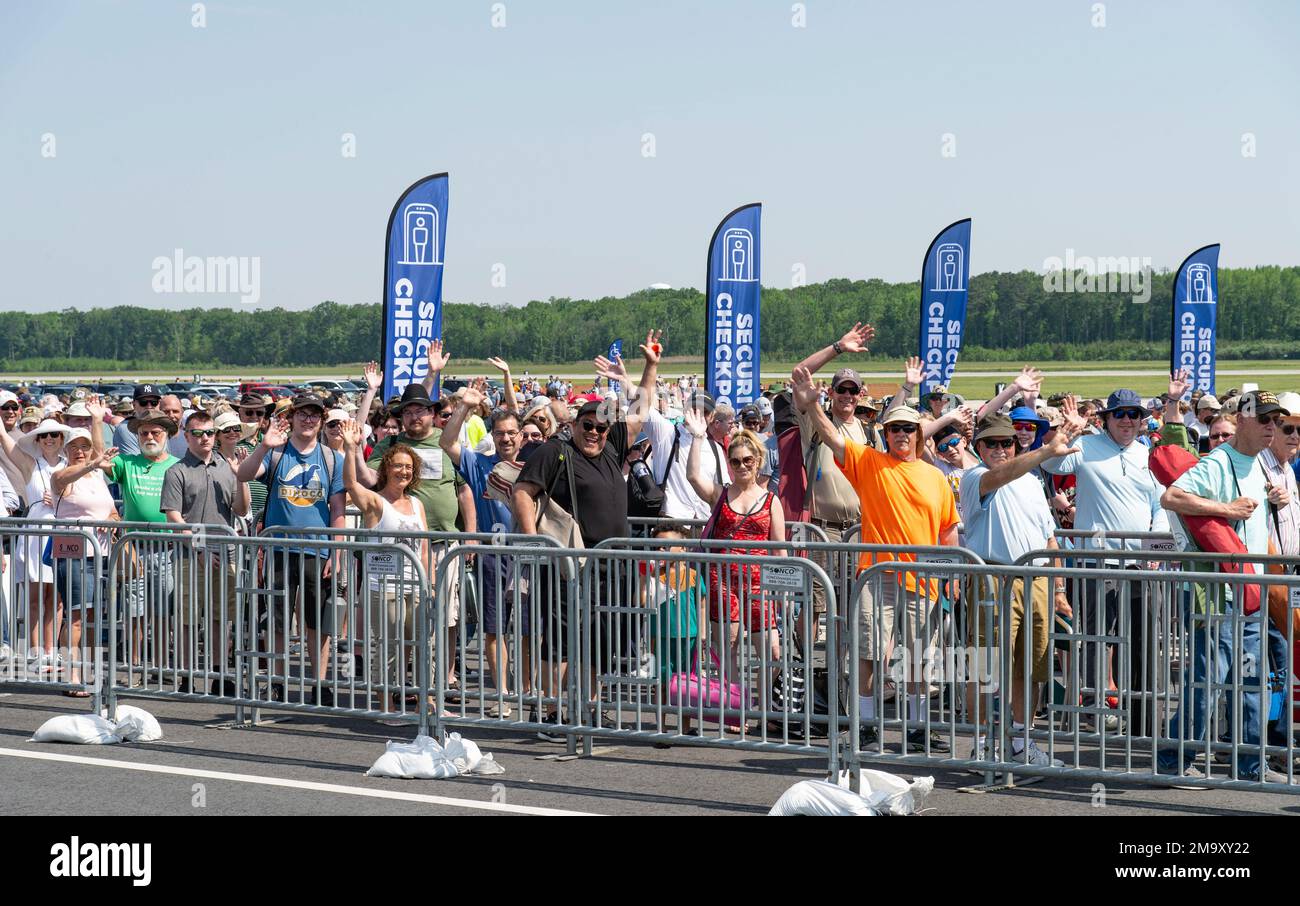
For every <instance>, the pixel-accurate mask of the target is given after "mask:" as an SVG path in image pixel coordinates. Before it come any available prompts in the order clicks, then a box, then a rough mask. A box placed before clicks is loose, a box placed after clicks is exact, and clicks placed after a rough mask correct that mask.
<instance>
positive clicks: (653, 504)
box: [627, 428, 682, 517]
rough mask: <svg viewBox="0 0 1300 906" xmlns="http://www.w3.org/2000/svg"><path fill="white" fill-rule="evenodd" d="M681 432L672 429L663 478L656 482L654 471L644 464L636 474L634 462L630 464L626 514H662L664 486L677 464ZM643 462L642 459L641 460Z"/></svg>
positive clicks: (664, 494)
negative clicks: (644, 466)
mask: <svg viewBox="0 0 1300 906" xmlns="http://www.w3.org/2000/svg"><path fill="white" fill-rule="evenodd" d="M681 440H682V433H681V430H680V429H678V428H674V429H673V446H672V450H671V451H670V452H669V454H668V465H667V467H666V468H665V469H664V480H663V481H659V482H656V481H655V480H654V473H653V472H651V471H650V469H649V466H646V470H645V472H644V473H642V474H640V475H638V474H637V472H636V463H633V464H632V469H631V470H629V474H628V479H627V514H628V515H629V516H634V517H635V516H662V515H663V511H664V504H665V503H667V502H668V495H667V494H666V493H664V488H665V487H666V486H667V484H668V475H669V473H670V472H672V469H673V466H675V465H676V464H677V450H678V447H679V445H680V444H681ZM643 462H644V460H643Z"/></svg>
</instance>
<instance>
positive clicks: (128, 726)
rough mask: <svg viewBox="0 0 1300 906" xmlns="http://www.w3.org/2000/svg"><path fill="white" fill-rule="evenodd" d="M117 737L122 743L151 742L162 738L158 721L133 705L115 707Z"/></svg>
mask: <svg viewBox="0 0 1300 906" xmlns="http://www.w3.org/2000/svg"><path fill="white" fill-rule="evenodd" d="M116 717H117V735H118V736H120V737H122V741H123V742H153V741H154V740H155V739H162V738H163V731H162V727H160V726H159V725H158V719H157V718H156V717H154V716H153V715H152V714H150V713H149V712H148V711H146V710H144V708H137V707H135V706H134V705H118V706H117V715H116Z"/></svg>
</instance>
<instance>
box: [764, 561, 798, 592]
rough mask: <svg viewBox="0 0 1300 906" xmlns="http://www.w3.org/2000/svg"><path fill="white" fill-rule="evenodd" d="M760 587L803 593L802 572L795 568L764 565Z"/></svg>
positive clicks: (771, 564)
mask: <svg viewBox="0 0 1300 906" xmlns="http://www.w3.org/2000/svg"><path fill="white" fill-rule="evenodd" d="M762 585H763V587H764V588H772V589H779V590H781V591H803V585H804V582H803V570H801V569H799V567H797V566H783V565H781V564H779V563H764V564H763V577H762Z"/></svg>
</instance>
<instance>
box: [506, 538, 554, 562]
mask: <svg viewBox="0 0 1300 906" xmlns="http://www.w3.org/2000/svg"><path fill="white" fill-rule="evenodd" d="M510 546H511V547H516V548H525V549H526V550H534V551H540V550H542V549H544V548H547V547H549V546H550V545H548V544H547V543H546V542H545V541H514V542H511V545H510ZM516 557H517V559H518V560H519V562H520V563H541V562H543V560H544V558H543V557H541V556H539V555H538V554H530V553H521V554H517V555H516Z"/></svg>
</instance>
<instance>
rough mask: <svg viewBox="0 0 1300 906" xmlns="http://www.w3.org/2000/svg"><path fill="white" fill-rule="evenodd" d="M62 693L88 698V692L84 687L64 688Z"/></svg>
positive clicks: (73, 696) (69, 696)
mask: <svg viewBox="0 0 1300 906" xmlns="http://www.w3.org/2000/svg"><path fill="white" fill-rule="evenodd" d="M63 694H64V695H65V696H67V697H68V698H90V693H89V692H87V691H86V690H85V689H64V690H63Z"/></svg>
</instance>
